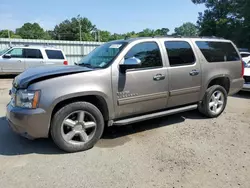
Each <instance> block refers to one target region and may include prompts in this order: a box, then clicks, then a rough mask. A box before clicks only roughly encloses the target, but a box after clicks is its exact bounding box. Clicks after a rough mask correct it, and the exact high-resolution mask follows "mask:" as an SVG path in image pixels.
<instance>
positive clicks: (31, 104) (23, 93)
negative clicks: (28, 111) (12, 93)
mask: <svg viewBox="0 0 250 188" xmlns="http://www.w3.org/2000/svg"><path fill="white" fill-rule="evenodd" d="M39 97H40V91H27V90H18V91H17V93H16V97H15V98H16V100H15V104H16V106H17V107H22V108H36V107H37V105H38V100H39Z"/></svg>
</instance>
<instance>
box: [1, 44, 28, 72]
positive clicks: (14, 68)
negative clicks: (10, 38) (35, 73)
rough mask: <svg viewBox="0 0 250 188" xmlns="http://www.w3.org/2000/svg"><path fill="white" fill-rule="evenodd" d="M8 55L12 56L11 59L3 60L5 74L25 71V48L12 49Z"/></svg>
mask: <svg viewBox="0 0 250 188" xmlns="http://www.w3.org/2000/svg"><path fill="white" fill-rule="evenodd" d="M6 54H10V55H11V58H5V57H4V55H3V58H2V59H1V66H2V71H3V72H5V73H20V72H23V71H24V69H25V58H24V49H23V48H12V49H11V50H9V51H8V52H7V53H6Z"/></svg>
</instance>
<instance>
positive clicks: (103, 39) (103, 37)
mask: <svg viewBox="0 0 250 188" xmlns="http://www.w3.org/2000/svg"><path fill="white" fill-rule="evenodd" d="M99 34H100V41H101V42H108V41H109V40H110V36H111V33H110V32H109V31H100V32H99ZM95 36H98V32H97V33H96V35H95Z"/></svg>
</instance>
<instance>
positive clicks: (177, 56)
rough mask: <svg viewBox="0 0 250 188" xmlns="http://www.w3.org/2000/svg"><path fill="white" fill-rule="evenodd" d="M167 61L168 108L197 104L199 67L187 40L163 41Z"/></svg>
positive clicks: (199, 84) (199, 90)
mask: <svg viewBox="0 0 250 188" xmlns="http://www.w3.org/2000/svg"><path fill="white" fill-rule="evenodd" d="M164 45H165V48H166V51H167V54H168V60H169V69H168V73H169V95H170V96H169V100H168V105H167V106H168V107H174V106H179V105H185V104H189V103H193V102H197V101H198V100H199V98H200V92H201V78H202V77H201V66H200V63H199V61H198V57H197V56H196V55H195V53H194V50H193V49H194V48H193V46H192V43H190V42H189V41H188V40H177V41H175V40H171V41H164Z"/></svg>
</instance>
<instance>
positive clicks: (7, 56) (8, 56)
mask: <svg viewBox="0 0 250 188" xmlns="http://www.w3.org/2000/svg"><path fill="white" fill-rule="evenodd" d="M3 58H6V59H10V58H11V54H5V55H3Z"/></svg>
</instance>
